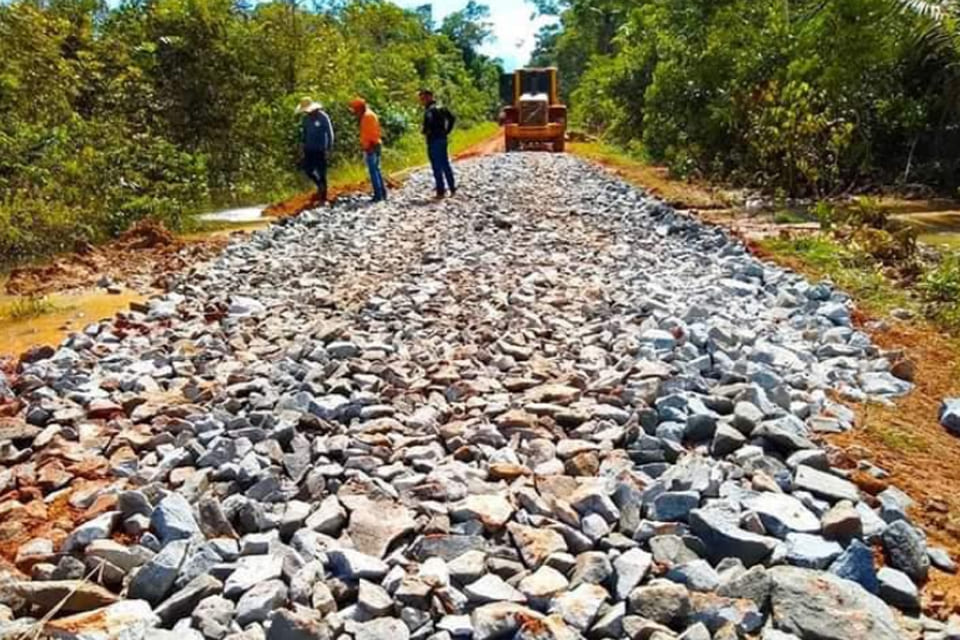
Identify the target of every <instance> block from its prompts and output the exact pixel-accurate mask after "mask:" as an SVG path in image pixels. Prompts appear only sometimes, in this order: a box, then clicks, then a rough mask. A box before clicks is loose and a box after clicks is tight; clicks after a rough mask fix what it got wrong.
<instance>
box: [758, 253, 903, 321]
mask: <svg viewBox="0 0 960 640" xmlns="http://www.w3.org/2000/svg"><path fill="white" fill-rule="evenodd" d="M759 244H760V246H761V247H762V248H763V249H764V250H765V251H768V252H770V253H772V254H774V255H776V256H780V257H783V258H788V259H789V260H790V262H793V263H798V266H799V267H801V270H803V271H806V272H807V273H808V274H809V275H813V276H816V277H819V278H827V279H829V280H831V281H832V282H833V283H834V284H836V285H837V286H838V287H840V288H841V289H843V290H844V291H846V292H847V293H849V294H850V295H851V296H853V297H854V298H856V299H857V301H858V302H860V303H861V304H863V305H864V306H865V307H866V308H867V309H868V310H870V311H873V312H876V313H881V314H886V313H889V312H890V311H891V310H892V309H896V308H901V309H909V310H911V311H914V312H919V311H920V305H919V303H918V302H917V301H916V300H914V299H913V298H912V297H911V296H910V295H908V292H907V291H906V290H905V289H904V288H903V287H902V286H901V285H899V284H898V283H896V282H893V281H892V280H890V279H888V278H887V277H885V276H884V275H883V273H882V272H881V271H880V270H879V268H878V267H877V266H876V264H875V263H874V261H873V260H872V259H870V257H869V256H866V255H863V254H859V253H856V252H854V251H852V250H850V249H848V248H847V247H845V246H843V245H841V244H840V243H838V242H837V241H836V240H834V239H833V238H830V237H828V236H826V235H824V234H817V235H812V236H803V237H798V238H788V239H784V238H766V239H764V240H761V241H760V243H759Z"/></svg>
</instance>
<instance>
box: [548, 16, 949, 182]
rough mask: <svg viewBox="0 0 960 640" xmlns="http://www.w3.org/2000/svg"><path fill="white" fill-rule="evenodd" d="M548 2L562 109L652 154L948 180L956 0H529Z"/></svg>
mask: <svg viewBox="0 0 960 640" xmlns="http://www.w3.org/2000/svg"><path fill="white" fill-rule="evenodd" d="M536 4H538V5H539V8H540V10H541V11H544V12H548V13H555V14H557V15H559V18H560V23H559V26H557V27H552V28H550V27H548V28H545V29H544V30H543V31H541V34H540V38H539V42H538V47H537V49H536V51H535V54H534V55H535V60H534V61H535V62H536V63H539V64H543V63H550V64H556V65H558V66H559V67H560V69H561V78H562V82H563V84H564V87H565V91H566V94H567V96H568V98H569V100H570V103H571V109H572V119H573V121H574V123H575V124H577V125H579V126H581V127H584V128H586V129H588V130H590V131H592V132H595V133H598V134H601V135H603V136H604V137H606V138H607V139H609V140H612V141H614V142H617V143H619V144H622V145H623V146H626V147H629V148H631V149H633V150H635V151H636V152H638V153H642V154H645V155H647V156H649V157H651V158H653V159H654V160H658V161H664V162H666V163H668V164H669V166H670V167H672V168H673V169H674V170H675V171H676V172H677V173H679V174H683V175H690V174H695V175H708V176H714V177H720V178H723V179H727V180H731V181H734V182H737V183H741V184H750V185H761V186H764V187H767V188H769V189H771V190H775V191H782V192H784V193H789V194H794V195H803V194H809V195H817V196H822V195H827V194H831V193H837V192H840V191H843V190H846V189H849V188H851V187H854V186H857V185H860V184H864V183H872V182H883V183H892V182H901V183H902V182H923V183H926V184H930V185H934V186H937V187H938V188H941V189H944V190H953V189H955V188H956V187H957V186H958V184H960V163H958V160H960V144H958V143H960V110H958V108H957V107H958V104H960V103H958V100H957V98H958V97H960V96H958V89H960V82H958V80H960V74H958V69H960V65H958V64H957V61H958V60H957V51H958V49H957V39H956V30H955V24H956V19H955V18H956V10H955V9H956V4H955V3H954V2H953V1H952V0H949V1H945V2H932V1H925V0H536Z"/></svg>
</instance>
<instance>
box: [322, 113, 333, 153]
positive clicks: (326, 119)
mask: <svg viewBox="0 0 960 640" xmlns="http://www.w3.org/2000/svg"><path fill="white" fill-rule="evenodd" d="M323 126H325V127H326V128H327V151H332V150H333V142H334V137H333V122H331V121H330V116H329V115H327V114H326V113H325V114H323Z"/></svg>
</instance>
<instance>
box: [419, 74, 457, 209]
mask: <svg viewBox="0 0 960 640" xmlns="http://www.w3.org/2000/svg"><path fill="white" fill-rule="evenodd" d="M420 104H422V105H423V135H424V137H425V138H426V139H427V155H428V156H429V157H430V166H431V167H433V179H434V180H435V181H436V183H437V198H442V197H443V196H444V195H446V192H447V189H449V190H450V195H455V194H456V193H457V184H456V182H455V181H454V178H453V167H452V166H450V156H449V153H448V150H447V138H448V137H449V136H450V132H451V131H453V125H454V123H455V122H456V121H457V119H456V118H455V117H454V115H453V114H452V113H450V110H449V109H447V108H446V107H441V106H438V105H437V101H436V100H435V99H434V97H433V91H431V90H429V89H421V90H420Z"/></svg>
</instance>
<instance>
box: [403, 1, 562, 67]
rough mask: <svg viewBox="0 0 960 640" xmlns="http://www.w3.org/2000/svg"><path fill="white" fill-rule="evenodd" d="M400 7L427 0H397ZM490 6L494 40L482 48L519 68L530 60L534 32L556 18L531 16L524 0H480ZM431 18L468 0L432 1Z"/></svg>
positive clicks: (530, 7)
mask: <svg viewBox="0 0 960 640" xmlns="http://www.w3.org/2000/svg"><path fill="white" fill-rule="evenodd" d="M396 1H397V4H399V5H400V6H402V7H408V8H413V7H417V6H420V5H422V4H426V3H428V2H429V0H396ZM480 2H482V3H483V4H486V5H487V6H489V7H490V21H491V22H492V23H493V39H492V40H491V41H490V42H487V43H486V44H484V45H483V47H481V51H482V52H483V53H485V54H486V55H488V56H492V57H495V58H501V59H502V60H503V63H504V66H506V68H507V70H513V69H514V68H515V67H522V66H523V65H525V64H526V63H527V62H528V61H529V60H530V54H531V53H533V49H534V47H535V46H536V44H537V37H536V36H537V32H538V31H539V30H540V27H542V26H543V25H545V24H550V23H551V22H553V21H554V20H555V18H552V17H549V16H534V15H533V14H534V8H533V5H531V4H529V3H527V2H524V0H486V1H484V0H480ZM432 4H433V17H434V19H435V20H436V21H437V22H440V21H441V20H443V18H444V16H446V15H447V14H449V13H452V12H454V11H458V10H459V9H462V8H463V7H464V6H466V4H467V0H435V1H434V2H432Z"/></svg>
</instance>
